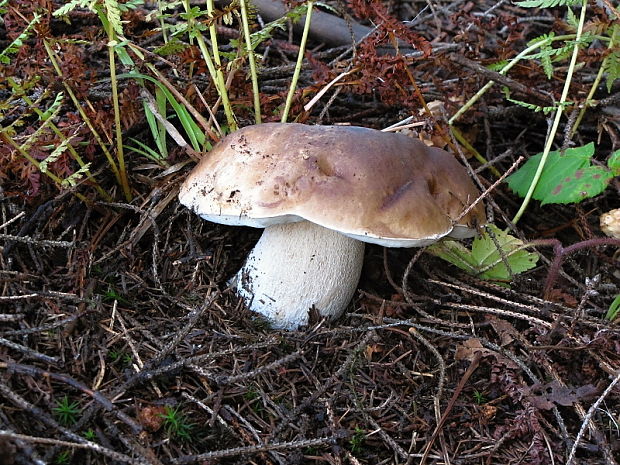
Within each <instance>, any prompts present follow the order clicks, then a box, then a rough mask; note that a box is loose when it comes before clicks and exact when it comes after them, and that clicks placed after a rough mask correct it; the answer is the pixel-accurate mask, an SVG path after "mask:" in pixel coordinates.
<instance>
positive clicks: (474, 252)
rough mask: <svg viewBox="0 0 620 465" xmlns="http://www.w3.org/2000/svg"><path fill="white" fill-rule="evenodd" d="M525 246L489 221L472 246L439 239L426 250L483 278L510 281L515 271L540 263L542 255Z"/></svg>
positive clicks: (517, 272)
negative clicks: (439, 240)
mask: <svg viewBox="0 0 620 465" xmlns="http://www.w3.org/2000/svg"><path fill="white" fill-rule="evenodd" d="M525 247H526V244H524V243H523V242H522V241H521V240H519V239H517V238H516V237H513V236H511V235H509V234H508V233H507V232H506V231H502V230H500V229H499V228H498V227H497V226H494V225H488V226H486V230H485V231H484V232H483V233H482V234H481V235H480V236H478V237H476V238H475V239H474V242H473V244H472V247H471V250H469V249H468V248H467V247H465V246H464V245H463V244H461V243H460V242H456V241H441V242H437V243H435V244H433V245H431V246H429V247H427V249H426V250H427V251H429V252H430V253H432V254H434V255H437V256H438V257H440V258H442V259H444V260H446V261H447V262H450V263H452V264H453V265H455V266H458V267H459V268H461V269H462V270H465V271H466V272H467V273H470V274H472V275H474V276H478V277H479V278H481V279H487V280H492V281H509V280H510V279H511V278H512V276H513V275H515V274H519V273H522V272H524V271H526V270H529V269H530V268H533V267H534V266H536V262H537V261H538V255H537V254H535V253H532V252H528V251H527V250H525ZM500 249H501V252H500Z"/></svg>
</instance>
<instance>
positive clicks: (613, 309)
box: [605, 294, 620, 321]
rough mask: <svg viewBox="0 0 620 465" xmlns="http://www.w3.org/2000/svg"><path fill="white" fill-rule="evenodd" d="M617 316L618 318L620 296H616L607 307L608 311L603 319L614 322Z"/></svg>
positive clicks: (619, 314) (619, 313)
mask: <svg viewBox="0 0 620 465" xmlns="http://www.w3.org/2000/svg"><path fill="white" fill-rule="evenodd" d="M618 316H620V294H618V295H617V296H616V298H615V299H614V300H613V302H612V303H611V305H610V306H609V310H607V314H606V315H605V318H606V319H608V320H609V321H614V320H615V319H616V318H618Z"/></svg>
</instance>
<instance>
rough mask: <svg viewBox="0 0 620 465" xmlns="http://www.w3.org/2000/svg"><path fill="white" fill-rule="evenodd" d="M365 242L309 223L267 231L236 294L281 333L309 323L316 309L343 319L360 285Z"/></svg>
mask: <svg viewBox="0 0 620 465" xmlns="http://www.w3.org/2000/svg"><path fill="white" fill-rule="evenodd" d="M363 258H364V243H363V242H360V241H358V240H355V239H351V238H349V237H346V236H343V235H342V234H339V233H337V232H335V231H332V230H330V229H326V228H323V227H321V226H317V225H315V224H313V223H310V222H308V221H302V222H299V223H290V224H283V225H277V226H270V227H268V228H266V229H265V231H264V233H263V235H262V236H261V238H260V240H259V241H258V243H257V244H256V247H254V249H253V250H252V252H251V253H250V255H249V257H248V259H247V261H246V263H245V265H244V266H243V268H241V270H240V271H239V272H238V273H237V276H236V277H235V282H236V286H237V293H238V294H239V295H240V296H241V297H242V298H243V299H244V301H245V303H246V305H247V306H248V308H249V309H250V310H252V311H254V312H257V313H260V314H261V315H263V316H265V317H266V318H267V319H268V320H269V321H270V322H271V323H272V325H273V327H274V328H278V329H297V328H298V327H300V326H303V325H305V324H307V323H308V315H309V313H308V312H309V310H310V308H311V307H315V308H316V309H317V310H318V312H319V314H320V315H321V316H323V317H326V318H328V319H334V318H337V317H339V316H340V315H342V313H343V312H344V310H345V309H346V307H347V305H348V303H349V302H350V300H351V298H352V297H353V294H354V293H355V290H356V288H357V283H358V281H359V277H360V272H361V269H362V262H363Z"/></svg>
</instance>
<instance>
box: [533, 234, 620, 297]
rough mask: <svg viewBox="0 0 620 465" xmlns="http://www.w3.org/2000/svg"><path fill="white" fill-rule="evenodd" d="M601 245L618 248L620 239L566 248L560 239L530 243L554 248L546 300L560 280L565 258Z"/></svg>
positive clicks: (594, 240)
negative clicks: (556, 282) (559, 276)
mask: <svg viewBox="0 0 620 465" xmlns="http://www.w3.org/2000/svg"><path fill="white" fill-rule="evenodd" d="M601 245H615V246H617V247H620V239H612V238H610V237H598V238H594V239H588V240H585V241H581V242H577V243H576V244H572V245H569V246H568V247H564V246H563V245H562V243H561V242H560V241H559V240H558V239H539V240H535V241H532V242H530V243H529V244H528V246H532V247H540V246H543V247H545V246H552V247H553V261H552V262H551V265H550V266H549V271H548V272H547V279H546V280H545V285H544V298H548V297H549V296H550V293H551V291H552V289H553V285H554V284H555V281H556V280H557V278H558V273H559V272H560V267H561V266H562V261H563V260H564V257H566V256H567V255H570V254H572V253H573V252H577V251H578V250H582V249H586V248H590V247H597V246H601Z"/></svg>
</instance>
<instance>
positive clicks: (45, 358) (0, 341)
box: [0, 337, 59, 368]
mask: <svg viewBox="0 0 620 465" xmlns="http://www.w3.org/2000/svg"><path fill="white" fill-rule="evenodd" d="M0 346H5V347H9V348H10V349H13V350H16V351H18V352H21V353H22V354H24V355H25V356H26V357H29V358H33V359H35V360H40V361H42V362H45V363H51V364H56V363H58V362H59V359H58V358H57V357H50V356H49V355H45V354H42V353H40V352H37V351H35V350H32V349H31V348H30V347H26V346H23V345H21V344H17V343H16V342H13V341H9V340H8V339H4V338H3V337H0ZM2 365H4V366H6V364H2ZM0 368H2V366H0Z"/></svg>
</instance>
